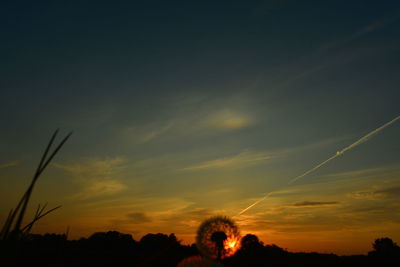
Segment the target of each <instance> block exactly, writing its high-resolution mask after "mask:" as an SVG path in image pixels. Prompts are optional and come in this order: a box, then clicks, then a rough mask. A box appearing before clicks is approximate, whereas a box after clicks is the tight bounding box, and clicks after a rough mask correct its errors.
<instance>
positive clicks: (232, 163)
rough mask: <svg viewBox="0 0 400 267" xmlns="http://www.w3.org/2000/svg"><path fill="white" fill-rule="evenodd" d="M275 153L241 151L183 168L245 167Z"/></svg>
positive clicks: (271, 156) (268, 157) (266, 158)
mask: <svg viewBox="0 0 400 267" xmlns="http://www.w3.org/2000/svg"><path fill="white" fill-rule="evenodd" d="M274 157H275V155H274V154H273V153H270V152H242V153H239V154H237V155H234V156H230V157H223V158H218V159H214V160H210V161H205V162H202V163H199V164H196V165H193V166H190V167H187V168H184V169H183V170H206V169H219V168H226V167H229V168H231V167H235V168H240V167H245V166H248V165H252V164H257V163H261V162H264V161H265V160H268V159H272V158H274Z"/></svg>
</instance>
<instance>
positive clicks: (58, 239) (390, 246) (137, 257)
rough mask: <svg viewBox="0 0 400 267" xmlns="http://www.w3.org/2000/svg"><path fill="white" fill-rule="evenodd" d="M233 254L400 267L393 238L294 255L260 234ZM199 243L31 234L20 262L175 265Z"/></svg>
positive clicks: (247, 260)
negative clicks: (345, 251)
mask: <svg viewBox="0 0 400 267" xmlns="http://www.w3.org/2000/svg"><path fill="white" fill-rule="evenodd" d="M241 242H242V244H241V245H242V246H241V249H240V250H239V251H237V252H236V254H235V255H233V256H231V257H229V258H225V259H223V260H222V263H223V265H224V266H296V267H298V266H400V247H399V246H398V245H397V244H396V243H394V242H393V241H392V240H391V239H390V238H380V239H377V240H375V242H374V243H373V245H372V247H373V250H372V251H371V252H369V253H368V255H356V256H337V255H335V254H321V253H292V252H288V251H287V250H285V249H282V248H280V247H278V246H276V245H264V244H263V243H262V242H261V241H260V240H259V239H258V237H257V236H255V235H252V234H248V235H246V236H244V237H243V238H242V241H241ZM198 254H199V252H198V250H197V249H196V246H195V245H191V246H188V245H182V244H180V241H179V240H178V239H177V238H176V236H175V235H174V234H170V235H165V234H161V233H158V234H147V235H145V236H143V237H142V238H141V239H140V241H136V240H134V239H133V238H132V236H131V235H129V234H122V233H119V232H116V231H109V232H99V233H94V234H93V235H91V236H90V237H89V238H81V239H79V240H67V237H66V235H59V234H45V235H38V234H31V235H29V236H27V238H25V240H24V241H22V242H20V243H19V247H18V253H17V256H16V259H15V260H16V263H17V265H16V266H61V267H66V266H68V267H72V266H74V267H75V266H77V267H80V266H85V267H91V266H93V267H94V266H116V267H117V266H176V265H177V264H178V263H179V262H180V261H181V260H183V259H185V258H187V257H190V256H193V255H198Z"/></svg>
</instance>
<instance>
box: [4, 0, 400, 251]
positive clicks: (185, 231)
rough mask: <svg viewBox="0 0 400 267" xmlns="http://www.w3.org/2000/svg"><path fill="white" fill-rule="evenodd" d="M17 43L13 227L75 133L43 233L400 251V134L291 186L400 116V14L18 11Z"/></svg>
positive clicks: (7, 149)
mask: <svg viewBox="0 0 400 267" xmlns="http://www.w3.org/2000/svg"><path fill="white" fill-rule="evenodd" d="M0 35H1V40H2V41H1V42H0V58H1V61H0V77H1V78H0V122H1V124H0V127H1V131H0V221H1V222H3V221H4V219H5V217H6V215H7V213H8V211H9V210H10V209H11V208H12V207H14V206H15V205H16V203H17V201H18V200H19V198H20V197H21V195H22V194H23V192H24V190H25V189H26V187H27V185H28V184H29V182H30V179H31V177H32V175H33V172H34V169H35V167H36V165H37V164H38V161H39V159H40V156H41V153H43V150H44V148H45V146H46V144H47V142H48V140H49V138H50V136H51V134H52V133H53V132H54V130H55V129H57V128H59V129H60V133H59V137H58V138H59V139H58V140H61V138H62V137H64V136H65V135H66V134H67V133H68V132H69V131H73V132H74V133H73V135H72V136H71V138H70V139H69V140H68V141H67V143H66V144H65V146H64V147H63V148H62V149H61V151H60V153H59V154H58V155H57V156H56V158H55V159H54V161H53V162H52V163H51V165H50V166H49V167H48V169H47V170H46V171H45V173H44V174H43V176H42V177H41V178H40V180H39V182H38V184H37V187H36V188H35V190H34V192H33V196H32V201H31V205H30V214H31V213H32V212H33V210H34V209H35V206H36V205H37V204H39V203H42V204H43V203H46V202H47V203H48V205H49V207H55V206H57V205H62V208H61V209H59V210H57V211H55V212H54V213H52V214H50V215H48V216H47V217H46V218H44V219H43V220H41V221H40V222H39V223H38V224H37V225H36V226H35V227H34V229H33V231H34V232H37V233H44V232H56V233H64V232H66V229H67V228H69V235H70V238H79V237H82V236H89V235H90V234H92V233H93V232H96V231H108V230H117V231H121V232H124V233H130V234H132V235H133V237H134V238H135V239H136V240H139V239H140V237H142V236H143V235H145V234H146V233H158V232H161V233H167V234H168V233H175V234H176V235H177V237H178V239H180V240H182V243H184V244H190V243H193V242H194V237H195V233H196V229H197V227H198V226H199V225H200V223H201V222H202V221H203V220H205V219H207V218H209V217H210V216H214V215H226V216H230V217H232V218H233V219H234V220H235V221H236V223H237V224H238V226H239V227H240V230H241V233H242V235H245V234H247V233H252V234H256V235H257V236H258V237H259V238H260V239H261V240H262V241H263V242H264V243H265V244H272V243H274V244H277V245H278V246H280V247H283V248H286V249H288V250H289V251H318V252H329V253H331V252H332V253H338V254H340V255H348V254H358V253H366V252H368V251H369V250H371V249H372V246H371V244H372V242H373V241H374V240H375V239H376V238H380V237H386V236H387V237H390V238H392V239H393V240H394V241H395V242H398V243H400V227H399V226H400V142H399V136H400V121H395V122H394V123H393V124H391V125H390V126H388V127H386V128H385V129H384V130H382V131H380V132H379V133H378V134H376V135H374V136H373V137H372V138H370V139H368V140H367V141H366V142H364V143H362V144H360V145H358V146H356V147H354V148H352V149H351V150H348V151H346V153H343V154H341V155H339V156H338V157H335V158H334V159H333V160H331V161H330V162H328V163H327V164H325V165H324V166H322V167H320V168H319V169H317V170H315V171H313V172H311V173H309V174H307V175H305V176H304V177H301V179H298V180H296V181H295V182H293V183H290V182H291V181H292V180H293V179H294V178H296V177H298V176H299V175H302V174H303V173H305V172H306V171H308V170H310V169H312V168H314V167H315V166H317V165H318V164H320V163H321V162H323V161H325V160H327V159H329V158H330V157H332V156H334V155H335V154H337V152H338V151H341V150H343V149H344V148H346V147H348V146H349V145H351V144H352V143H354V142H356V141H357V140H359V139H360V138H361V137H363V136H365V135H367V134H368V133H370V132H372V131H373V130H375V129H377V128H379V127H381V126H382V125H384V124H385V123H387V122H389V121H391V120H393V119H395V118H397V117H398V116H399V115H400V105H399V99H400V90H399V84H400V75H398V73H399V71H400V3H399V2H397V1H390V0H386V1H382V0H379V1H369V0H365V1H329V0H328V1H295V0H269V1H268V0H265V1H261V0H260V1H258V0H254V1H156V0H153V1H34V2H32V1H2V2H1V4H0ZM267 194H269V197H268V198H266V199H265V200H263V201H260V203H258V204H257V205H255V206H253V207H252V208H251V209H248V210H247V211H246V212H244V213H242V214H240V215H238V214H239V213H240V212H241V211H242V210H243V209H245V208H246V207H248V206H249V205H251V204H252V203H254V202H256V201H257V200H259V199H260V198H263V197H264V196H265V195H267Z"/></svg>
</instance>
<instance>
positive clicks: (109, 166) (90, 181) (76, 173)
mask: <svg viewBox="0 0 400 267" xmlns="http://www.w3.org/2000/svg"><path fill="white" fill-rule="evenodd" d="M124 162H125V160H124V159H123V158H120V157H116V158H107V159H97V158H96V159H84V160H82V162H80V163H76V164H70V165H65V164H57V163H56V164H54V166H55V167H57V168H60V169H63V170H65V171H67V172H69V173H70V174H71V175H72V177H73V178H74V181H75V182H76V183H78V184H79V185H80V186H81V187H82V189H81V191H80V192H78V193H76V194H74V195H72V196H71V198H72V199H80V200H82V199H89V198H94V197H101V196H109V195H114V194H116V193H119V192H121V191H123V190H124V189H125V188H126V186H125V185H124V184H122V183H121V182H120V181H119V179H118V175H119V173H120V171H121V169H123V168H124V167H123V165H122V164H123V163H124Z"/></svg>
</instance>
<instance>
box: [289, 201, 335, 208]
mask: <svg viewBox="0 0 400 267" xmlns="http://www.w3.org/2000/svg"><path fill="white" fill-rule="evenodd" d="M337 204H339V202H336V201H301V202H296V203H293V205H292V206H294V207H315V206H331V205H337Z"/></svg>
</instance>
